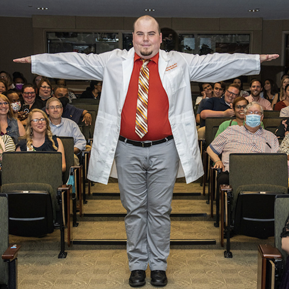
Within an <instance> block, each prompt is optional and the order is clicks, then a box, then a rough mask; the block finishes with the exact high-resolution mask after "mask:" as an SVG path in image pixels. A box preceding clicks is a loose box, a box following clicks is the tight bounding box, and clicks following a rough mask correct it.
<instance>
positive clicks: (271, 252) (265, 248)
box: [259, 244, 282, 259]
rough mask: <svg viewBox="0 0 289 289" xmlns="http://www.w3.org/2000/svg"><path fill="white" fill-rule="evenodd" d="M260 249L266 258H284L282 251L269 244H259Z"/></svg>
mask: <svg viewBox="0 0 289 289" xmlns="http://www.w3.org/2000/svg"><path fill="white" fill-rule="evenodd" d="M259 250H260V251H261V252H262V254H263V256H264V257H265V258H269V259H273V258H274V259H276V258H282V255H281V253H280V251H279V250H278V249H277V248H275V247H273V246H271V245H269V244H259Z"/></svg>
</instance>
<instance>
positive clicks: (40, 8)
mask: <svg viewBox="0 0 289 289" xmlns="http://www.w3.org/2000/svg"><path fill="white" fill-rule="evenodd" d="M37 9H38V10H48V8H47V7H38V8H37Z"/></svg>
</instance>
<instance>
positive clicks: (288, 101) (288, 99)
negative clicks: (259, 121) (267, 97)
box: [274, 84, 289, 111]
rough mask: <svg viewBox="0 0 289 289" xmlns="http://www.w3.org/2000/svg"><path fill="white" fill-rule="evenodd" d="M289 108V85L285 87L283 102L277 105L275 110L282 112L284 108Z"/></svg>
mask: <svg viewBox="0 0 289 289" xmlns="http://www.w3.org/2000/svg"><path fill="white" fill-rule="evenodd" d="M287 106H289V84H287V85H286V86H285V89H284V96H283V100H281V101H279V102H277V103H276V104H275V106H274V110H279V111H281V109H282V108H285V107H287Z"/></svg>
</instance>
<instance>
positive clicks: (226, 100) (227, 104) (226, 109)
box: [198, 84, 239, 139]
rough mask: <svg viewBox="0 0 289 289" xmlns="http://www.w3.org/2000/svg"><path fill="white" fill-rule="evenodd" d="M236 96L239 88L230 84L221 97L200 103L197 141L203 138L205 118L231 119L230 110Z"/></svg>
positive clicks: (231, 112)
mask: <svg viewBox="0 0 289 289" xmlns="http://www.w3.org/2000/svg"><path fill="white" fill-rule="evenodd" d="M238 95H239V87H238V86H237V85H235V84H230V85H229V87H228V88H227V90H226V91H225V94H224V96H223V97H221V98H217V97H212V98H209V99H206V101H205V102H204V101H202V103H201V110H200V128H199V129H198V139H204V138H205V133H206V131H205V120H206V118H207V117H233V116H234V115H235V112H234V110H233V109H232V103H233V101H234V99H235V98H236V97H237V96H238ZM198 111H199V110H198Z"/></svg>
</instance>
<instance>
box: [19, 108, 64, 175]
mask: <svg viewBox="0 0 289 289" xmlns="http://www.w3.org/2000/svg"><path fill="white" fill-rule="evenodd" d="M16 151H22V152H25V151H31V152H33V151H41V152H45V151H57V152H61V154H62V171H63V172H65V170H66V162H65V153H64V148H63V144H62V142H61V140H60V139H59V138H57V137H56V136H55V135H52V133H51V130H50V125H49V119H48V117H47V115H46V114H45V112H44V111H42V110H40V109H37V108H35V109H33V110H32V111H31V112H30V113H29V115H28V118H27V125H26V131H25V136H24V138H22V139H21V140H20V141H19V143H18V144H17V149H16Z"/></svg>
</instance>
